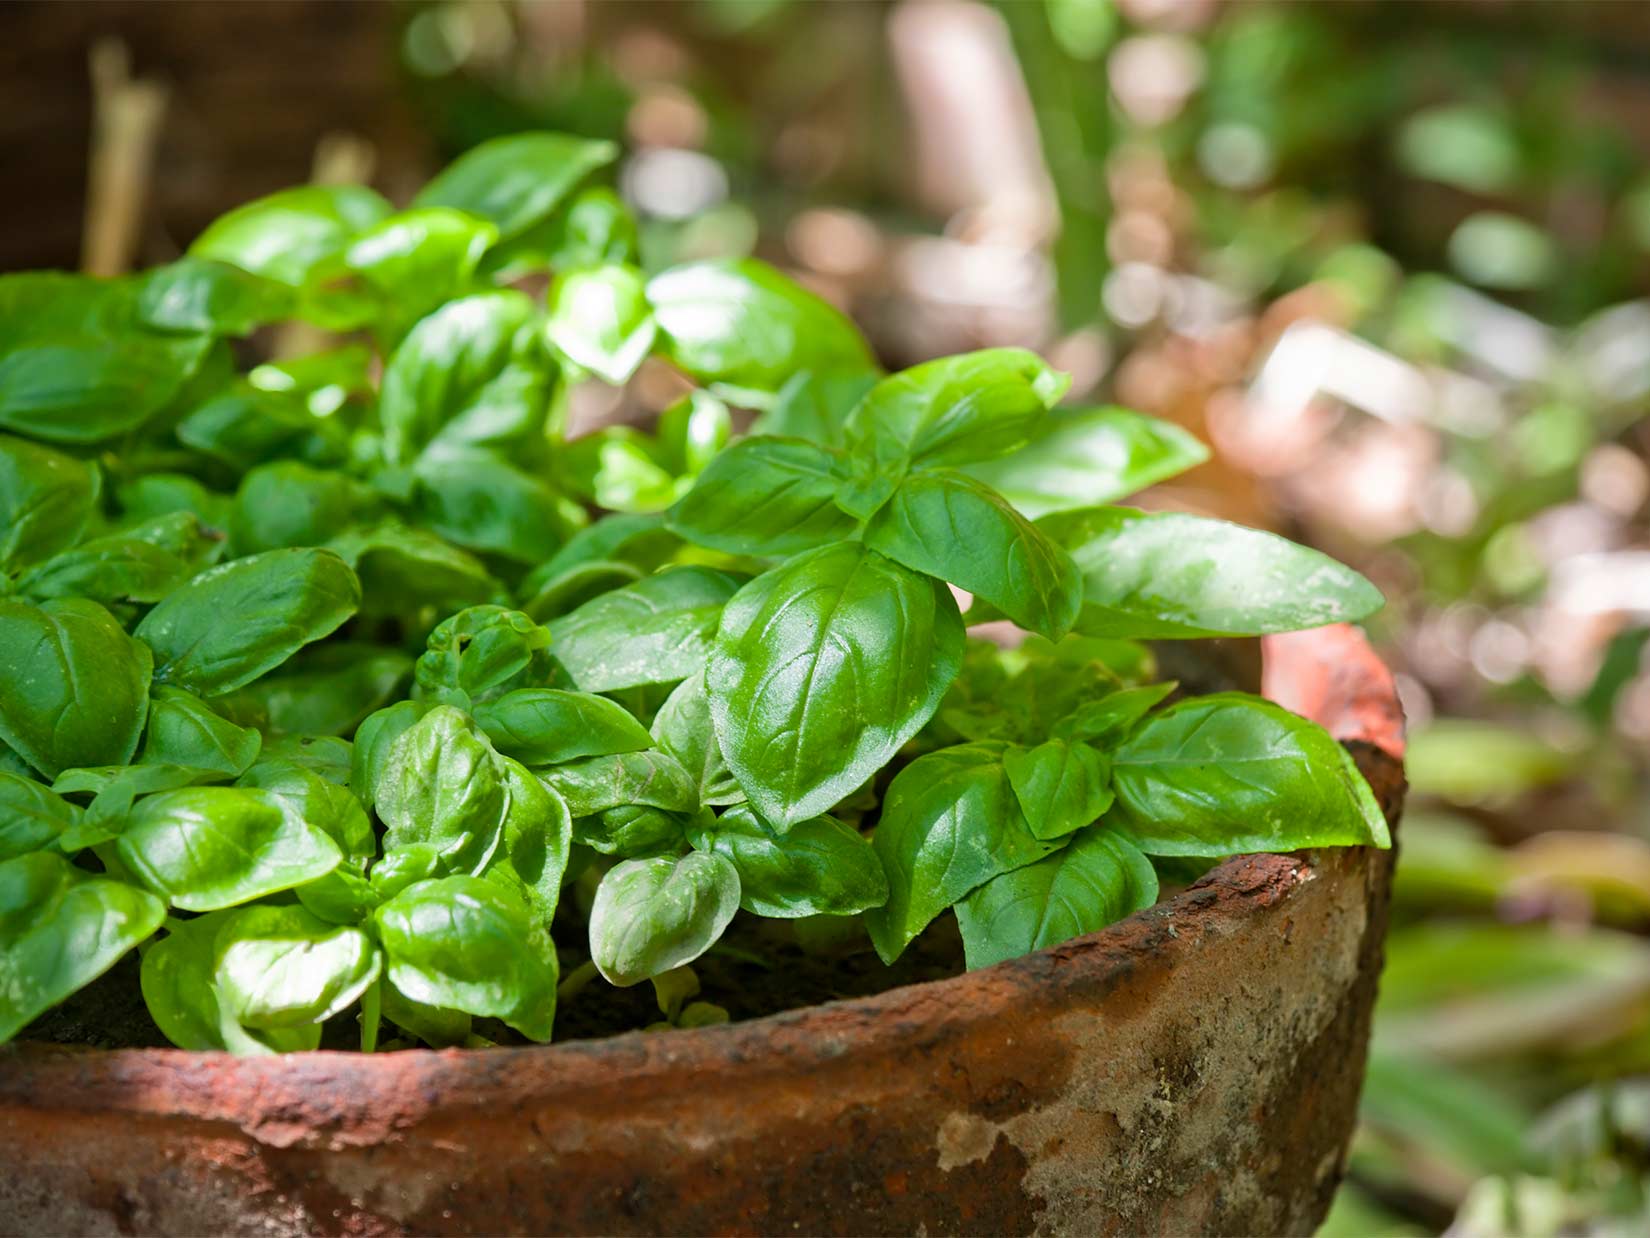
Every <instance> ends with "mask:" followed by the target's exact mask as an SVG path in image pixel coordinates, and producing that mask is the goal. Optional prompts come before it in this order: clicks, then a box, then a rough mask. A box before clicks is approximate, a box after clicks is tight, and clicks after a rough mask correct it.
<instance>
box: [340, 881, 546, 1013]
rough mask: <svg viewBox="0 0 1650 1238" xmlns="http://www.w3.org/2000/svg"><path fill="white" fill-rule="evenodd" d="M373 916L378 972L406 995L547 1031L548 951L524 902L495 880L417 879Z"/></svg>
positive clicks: (542, 934)
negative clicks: (380, 952)
mask: <svg viewBox="0 0 1650 1238" xmlns="http://www.w3.org/2000/svg"><path fill="white" fill-rule="evenodd" d="M373 922H374V923H375V924H376V925H377V928H378V938H379V940H380V941H381V942H382V943H383V946H384V954H385V959H386V966H385V975H387V976H388V977H389V980H390V982H391V983H392V984H393V985H395V987H396V988H397V989H399V990H400V991H401V992H402V993H403V994H405V995H406V996H408V997H410V998H412V999H413V1000H414V1001H417V1002H422V1003H424V1004H425V1005H428V1006H440V1007H447V1008H451V1009H453V1010H462V1011H464V1012H465V1013H467V1014H472V1015H482V1016H488V1015H491V1016H496V1017H498V1018H501V1019H503V1020H504V1021H505V1022H506V1023H508V1024H509V1025H510V1026H511V1027H514V1028H515V1029H516V1030H517V1031H519V1032H521V1033H522V1034H523V1035H525V1036H526V1037H528V1038H529V1039H530V1040H541V1041H543V1040H549V1039H550V1031H551V1022H552V1020H553V1018H554V1016H555V1009H556V952H555V949H554V948H553V947H552V946H551V944H550V938H549V936H548V935H547V934H546V933H545V932H544V930H543V929H542V928H540V927H539V926H538V925H536V924H535V923H534V922H533V914H532V911H531V909H530V908H529V907H528V906H527V904H526V903H525V902H524V901H522V900H521V899H519V898H517V897H515V896H514V895H512V894H511V893H510V891H509V890H507V889H505V888H504V887H503V886H500V885H498V884H496V883H494V882H490V881H485V880H483V879H482V878H480V877H443V878H441V879H439V880H435V881H421V882H419V883H417V884H416V885H412V886H408V887H407V888H406V889H405V890H403V891H402V892H401V893H400V894H397V895H396V896H395V897H394V898H393V899H391V900H390V901H389V902H387V903H385V904H384V905H383V906H382V907H380V908H379V909H378V910H377V911H376V912H374V913H373ZM391 1017H392V1018H393V1016H391Z"/></svg>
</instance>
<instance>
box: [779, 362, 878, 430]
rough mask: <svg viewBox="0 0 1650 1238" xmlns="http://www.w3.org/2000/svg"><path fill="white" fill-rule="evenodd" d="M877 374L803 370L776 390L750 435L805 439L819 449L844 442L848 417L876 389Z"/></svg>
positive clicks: (872, 372) (869, 372) (871, 372)
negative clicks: (867, 393) (769, 404)
mask: <svg viewBox="0 0 1650 1238" xmlns="http://www.w3.org/2000/svg"><path fill="white" fill-rule="evenodd" d="M877 378H878V375H877V374H876V373H875V372H874V371H867V372H865V373H859V374H855V373H851V372H849V373H837V374H815V373H813V372H812V371H811V370H804V371H802V372H801V373H799V374H794V375H792V376H791V379H790V381H789V382H787V383H786V384H785V385H784V386H783V387H781V388H780V389H779V394H778V395H777V396H775V397H774V401H773V404H772V405H771V406H770V407H769V408H768V410H767V411H766V412H764V413H763V414H762V415H761V416H760V417H758V418H757V419H756V420H755V421H754V422H753V423H752V424H751V428H750V432H751V433H752V434H753V435H778V436H782V437H786V438H801V439H807V440H808V441H809V442H810V443H817V444H818V445H819V446H821V447H842V446H844V445H845V444H846V442H847V425H848V414H849V413H851V412H853V411H854V406H855V405H857V404H858V403H859V402H860V400H862V399H864V398H865V393H866V392H867V391H869V390H870V389H871V388H872V387H874V386H876V383H877Z"/></svg>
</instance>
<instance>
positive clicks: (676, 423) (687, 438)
mask: <svg viewBox="0 0 1650 1238" xmlns="http://www.w3.org/2000/svg"><path fill="white" fill-rule="evenodd" d="M654 437H655V439H656V440H657V442H658V449H659V454H660V456H661V457H662V458H663V460H664V462H665V467H666V468H668V469H669V470H670V471H671V472H673V473H675V474H676V476H677V478H678V487H680V485H681V481H682V479H687V478H692V477H697V476H698V475H699V474H700V473H702V472H704V471H705V470H706V469H707V468H709V467H710V463H711V461H712V460H714V459H716V457H717V454H718V453H720V452H721V451H722V449H723V448H725V447H726V446H727V445H728V441H729V440H730V439H731V438H732V437H733V414H732V413H731V412H729V411H728V406H727V405H726V404H724V403H722V401H721V400H718V399H717V398H716V397H715V396H713V395H711V394H710V393H709V392H708V391H700V390H694V391H690V392H688V394H687V395H685V396H683V397H682V398H681V399H679V400H677V401H676V402H675V403H674V404H672V405H670V406H669V407H668V408H666V409H665V411H664V412H662V413H660V414H659V420H658V422H657V424H656V425H655V427H654Z"/></svg>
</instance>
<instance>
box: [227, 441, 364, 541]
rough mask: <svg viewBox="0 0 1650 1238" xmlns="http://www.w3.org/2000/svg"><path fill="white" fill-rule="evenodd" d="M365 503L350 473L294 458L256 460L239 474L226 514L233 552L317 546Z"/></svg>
mask: <svg viewBox="0 0 1650 1238" xmlns="http://www.w3.org/2000/svg"><path fill="white" fill-rule="evenodd" d="M370 503H371V499H370V496H369V495H368V494H367V492H366V491H365V489H364V487H362V486H361V484H360V483H359V482H357V481H355V479H354V478H351V477H349V476H347V475H346V474H343V473H338V472H334V471H332V470H330V469H315V468H311V467H310V466H309V465H307V464H302V463H300V462H299V461H296V460H277V461H275V462H273V463H270V464H264V465H259V466H258V467H256V468H254V469H252V471H251V472H249V473H247V474H246V476H245V477H243V478H241V486H240V489H239V490H238V491H237V492H236V494H235V505H234V507H233V508H232V509H231V512H230V516H229V533H230V536H231V538H232V539H233V540H234V543H235V550H236V552H237V553H238V554H243V555H249V554H257V553H259V552H261V551H265V550H280V549H283V548H285V547H288V546H319V545H321V544H322V543H324V542H325V541H327V539H328V538H331V537H333V536H334V535H335V534H336V533H337V532H338V530H339V529H343V528H347V527H348V526H349V525H351V524H353V523H354V522H355V519H356V516H357V515H358V514H359V513H360V512H361V511H363V510H364V509H365V508H367V507H368V506H369V505H370Z"/></svg>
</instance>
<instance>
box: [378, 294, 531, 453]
mask: <svg viewBox="0 0 1650 1238" xmlns="http://www.w3.org/2000/svg"><path fill="white" fill-rule="evenodd" d="M553 374H554V363H553V362H552V361H551V359H550V355H549V353H548V351H547V350H546V347H545V345H544V344H543V342H542V341H541V340H540V338H539V332H538V329H537V311H536V310H535V309H534V307H533V302H532V301H531V300H530V299H529V298H528V297H527V296H526V294H525V293H521V292H517V291H515V290H514V289H510V288H503V289H497V290H495V291H491V292H478V293H475V294H473V295H471V296H467V297H462V298H460V299H459V300H456V301H449V302H447V304H445V305H443V306H442V307H441V308H440V309H438V310H436V311H435V312H434V313H432V314H430V315H429V316H428V317H426V318H423V319H420V320H419V322H418V324H417V325H416V326H414V327H413V329H412V330H411V331H409V332H407V335H406V338H404V339H403V340H402V341H401V343H400V344H399V345H398V346H397V347H396V349H395V351H394V352H393V353H392V354H390V359H389V361H388V362H387V363H386V364H385V366H384V381H383V385H382V387H381V389H380V396H379V403H378V419H379V422H380V424H381V427H382V429H383V435H384V441H383V449H384V457H385V459H386V460H387V461H388V462H389V463H390V464H394V465H408V464H411V463H412V462H413V459H414V458H415V457H416V456H417V455H418V453H419V452H420V451H421V450H423V449H424V447H425V446H427V445H428V444H430V443H433V442H441V443H445V444H449V445H457V446H462V445H469V446H473V447H483V446H495V447H500V448H504V447H510V446H512V445H516V446H520V445H530V444H531V443H532V441H533V440H534V439H535V438H539V437H540V436H541V431H542V429H543V425H544V417H545V413H546V411H547V410H548V408H549V404H550V393H551V386H552V378H553Z"/></svg>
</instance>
